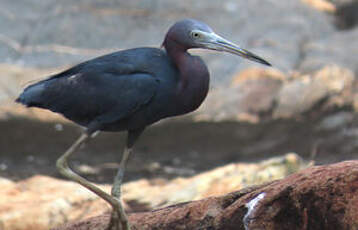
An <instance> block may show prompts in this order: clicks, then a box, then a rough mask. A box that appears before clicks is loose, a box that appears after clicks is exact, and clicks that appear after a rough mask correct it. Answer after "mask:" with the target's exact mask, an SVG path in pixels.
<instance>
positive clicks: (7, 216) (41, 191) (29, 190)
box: [0, 176, 109, 230]
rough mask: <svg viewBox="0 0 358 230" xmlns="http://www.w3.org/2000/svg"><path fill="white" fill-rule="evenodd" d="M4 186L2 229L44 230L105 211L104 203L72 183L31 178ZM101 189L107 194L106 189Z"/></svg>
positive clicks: (1, 193)
mask: <svg viewBox="0 0 358 230" xmlns="http://www.w3.org/2000/svg"><path fill="white" fill-rule="evenodd" d="M7 183H8V185H6V186H5V185H4V186H2V187H1V191H0V226H3V228H2V229H6V230H20V229H22V230H30V229H36V230H42V229H48V228H49V227H54V226H58V225H59V224H61V223H65V222H67V221H68V220H80V219H83V218H85V217H90V216H94V215H98V214H100V213H102V212H103V211H104V210H106V209H108V205H107V204H106V203H105V202H104V201H102V200H101V199H99V198H98V197H97V196H96V195H94V194H93V193H91V192H89V191H88V190H87V189H85V188H83V187H81V186H78V185H77V184H75V183H72V182H67V181H62V180H58V179H54V178H49V177H46V176H34V177H32V178H30V179H27V180H24V181H21V182H18V183H14V182H10V183H9V182H7ZM1 184H3V183H1ZM104 188H105V189H106V190H107V191H109V186H104Z"/></svg>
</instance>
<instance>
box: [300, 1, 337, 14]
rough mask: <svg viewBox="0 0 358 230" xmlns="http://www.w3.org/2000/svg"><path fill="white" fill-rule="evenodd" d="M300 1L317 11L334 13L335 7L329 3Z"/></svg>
mask: <svg viewBox="0 0 358 230" xmlns="http://www.w3.org/2000/svg"><path fill="white" fill-rule="evenodd" d="M302 1H303V2H304V3H306V4H308V5H310V6H312V7H313V8H315V9H317V10H321V11H325V12H330V13H333V12H335V11H336V6H335V5H334V4H333V3H331V2H329V1H325V0H302Z"/></svg>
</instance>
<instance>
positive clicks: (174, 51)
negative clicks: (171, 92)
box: [163, 36, 190, 72]
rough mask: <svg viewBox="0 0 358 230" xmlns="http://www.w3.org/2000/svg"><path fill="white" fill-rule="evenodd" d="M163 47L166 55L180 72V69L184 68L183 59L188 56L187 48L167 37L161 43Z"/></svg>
mask: <svg viewBox="0 0 358 230" xmlns="http://www.w3.org/2000/svg"><path fill="white" fill-rule="evenodd" d="M163 46H164V48H165V50H166V51H167V53H168V56H169V57H170V58H171V59H172V60H173V62H174V63H175V65H176V67H177V68H178V69H179V71H180V72H182V68H183V67H184V66H185V63H184V61H185V58H188V57H189V56H190V54H189V53H188V52H187V50H188V48H187V47H184V46H182V45H181V44H179V43H177V42H175V41H174V40H172V39H170V38H169V37H168V36H167V37H166V38H165V40H164V42H163Z"/></svg>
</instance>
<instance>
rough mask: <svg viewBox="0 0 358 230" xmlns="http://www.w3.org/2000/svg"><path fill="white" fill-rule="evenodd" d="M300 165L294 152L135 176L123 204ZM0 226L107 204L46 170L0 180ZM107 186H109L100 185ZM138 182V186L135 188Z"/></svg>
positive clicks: (21, 227) (61, 218)
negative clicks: (182, 174)
mask: <svg viewBox="0 0 358 230" xmlns="http://www.w3.org/2000/svg"><path fill="white" fill-rule="evenodd" d="M301 167H304V164H302V161H301V160H300V158H299V157H298V156H297V155H295V154H287V155H286V156H284V157H280V158H273V159H270V160H267V161H263V162H261V163H258V164H248V163H242V164H240V163H239V164H230V165H227V166H223V167H219V168H217V169H215V170H212V171H209V172H205V173H201V174H199V175H196V176H194V177H192V178H177V179H174V180H171V181H164V180H162V181H161V182H158V181H148V180H144V179H143V180H139V181H134V182H130V183H126V184H124V186H123V195H124V201H125V202H126V204H128V207H127V210H129V211H131V210H132V211H133V210H137V211H139V210H140V211H143V210H151V209H152V208H154V207H159V206H163V205H169V204H174V203H178V202H184V201H190V200H196V199H202V198H205V197H208V196H212V195H222V194H225V193H228V192H231V191H234V190H237V189H241V188H243V187H246V186H250V185H253V184H258V183H262V182H265V181H271V180H274V179H279V178H283V177H285V176H286V175H288V174H290V173H292V172H294V171H297V170H298V169H300V168H301ZM0 184H1V185H3V186H1V189H0V229H1V230H2V227H1V226H3V229H6V230H32V229H33V230H42V229H48V228H49V227H55V226H58V225H59V224H63V223H66V222H69V221H74V220H76V221H78V220H82V219H85V218H88V217H90V216H95V215H99V214H100V213H103V212H105V211H108V210H109V208H108V205H107V204H106V203H105V202H104V201H103V200H102V199H100V198H98V197H97V196H96V195H94V194H92V193H91V192H89V191H88V190H87V189H85V188H83V187H82V186H80V185H78V184H76V183H73V182H68V181H63V180H59V179H54V178H50V177H45V176H34V177H32V178H30V179H27V180H24V181H21V182H18V183H14V182H11V181H9V180H0ZM102 188H103V189H104V190H106V191H109V190H110V186H102ZM138 188H140V189H138Z"/></svg>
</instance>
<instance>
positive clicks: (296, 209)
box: [54, 161, 358, 230]
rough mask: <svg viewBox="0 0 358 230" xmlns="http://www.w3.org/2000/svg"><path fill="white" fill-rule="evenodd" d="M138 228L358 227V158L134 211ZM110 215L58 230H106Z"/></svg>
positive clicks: (276, 229)
mask: <svg viewBox="0 0 358 230" xmlns="http://www.w3.org/2000/svg"><path fill="white" fill-rule="evenodd" d="M129 221H130V222H131V224H132V229H133V230H136V229H141V230H149V229H161V230H165V229H170V230H173V229H227V230H230V229H232V230H234V229H235V230H241V229H242V230H243V229H246V230H253V229H265V230H281V229H282V230H283V229H292V230H296V229H297V230H299V229H327V230H330V229H332V230H333V229H341V230H351V229H357V226H358V161H347V162H342V163H337V164H332V165H324V166H316V167H311V168H307V169H304V170H302V171H300V172H298V173H295V174H293V175H291V176H288V177H286V178H284V179H282V180H277V181H274V182H270V183H267V184H263V185H261V186H256V187H252V188H246V189H243V190H240V191H237V192H233V193H229V194H226V195H224V196H219V197H210V198H206V199H203V200H199V201H193V202H188V203H182V204H177V205H173V206H169V207H166V208H162V209H158V210H155V211H150V212H143V213H134V214H130V215H129ZM108 222H109V216H108V215H101V216H97V217H94V218H91V219H87V220H85V221H82V222H77V223H68V224H66V225H63V226H61V227H59V228H55V229H54V230H81V229H83V230H84V229H94V228H95V229H98V230H100V229H106V227H107V226H108Z"/></svg>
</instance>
